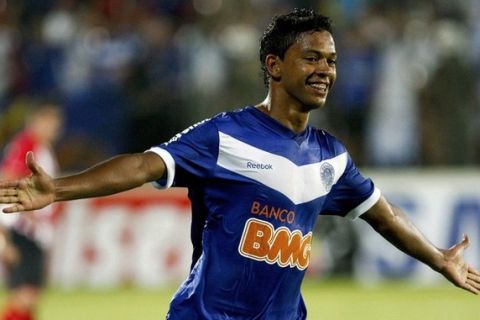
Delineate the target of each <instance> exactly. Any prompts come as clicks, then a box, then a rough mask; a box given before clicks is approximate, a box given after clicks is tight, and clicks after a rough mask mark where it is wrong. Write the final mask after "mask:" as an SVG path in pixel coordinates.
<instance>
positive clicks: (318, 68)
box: [0, 10, 480, 320]
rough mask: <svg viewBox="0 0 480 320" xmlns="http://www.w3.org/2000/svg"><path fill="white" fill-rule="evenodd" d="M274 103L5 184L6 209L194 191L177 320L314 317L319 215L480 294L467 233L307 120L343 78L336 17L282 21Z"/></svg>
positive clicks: (272, 43) (273, 37)
mask: <svg viewBox="0 0 480 320" xmlns="http://www.w3.org/2000/svg"><path fill="white" fill-rule="evenodd" d="M260 59H261V64H262V69H263V70H264V73H265V81H266V83H267V85H268V95H267V97H266V99H265V100H264V101H263V102H261V103H259V104H257V105H255V106H247V107H245V108H243V109H241V110H237V111H234V112H226V113H222V114H220V115H217V116H215V117H213V118H211V119H208V120H205V121H202V122H200V123H198V124H196V125H194V126H192V127H190V128H188V129H187V130H185V131H184V132H182V133H180V134H178V135H177V136H175V137H173V138H172V139H171V140H170V141H169V142H167V143H164V144H160V145H158V146H155V147H153V148H151V149H150V150H148V151H146V152H145V153H141V154H128V155H120V156H117V157H114V158H112V159H109V160H107V161H105V162H103V163H101V164H99V165H97V166H94V167H92V168H90V169H88V170H86V171H84V172H81V173H78V174H75V175H71V176H67V177H61V178H55V179H52V178H51V177H50V176H48V175H47V174H46V173H45V172H44V171H43V169H42V168H40V167H39V166H38V165H37V163H36V162H35V160H34V158H33V154H32V153H29V154H28V155H27V159H26V161H27V164H28V167H29V168H30V170H31V171H32V175H31V176H29V177H27V178H24V179H22V180H17V181H12V182H2V183H0V202H1V203H7V204H10V206H9V207H8V208H7V209H4V212H6V213H12V212H19V211H25V210H33V209H37V208H41V207H44V206H46V205H48V204H50V203H52V202H55V201H65V200H73V199H79V198H87V197H99V196H104V195H109V194H113V193H116V192H120V191H124V190H128V189H132V188H135V187H139V186H141V185H143V184H144V183H147V182H153V183H154V184H155V185H156V186H157V187H159V188H168V187H170V186H180V187H187V188H188V189H189V197H190V199H191V202H192V211H193V212H192V233H191V234H192V243H193V246H194V254H193V263H192V269H191V273H190V275H189V277H188V279H187V280H186V281H185V282H184V283H183V284H182V285H181V287H180V288H179V289H178V291H177V293H176V294H175V296H174V297H173V299H172V302H171V305H170V310H169V313H168V315H167V318H168V319H188V320H194V319H269V320H275V319H282V320H284V319H288V320H291V319H305V318H306V309H305V305H304V303H303V300H302V296H301V294H300V285H301V282H302V279H303V277H304V274H305V269H306V268H307V266H308V263H309V257H310V249H311V242H312V228H313V225H314V223H315V221H316V219H317V216H318V215H324V214H331V215H338V216H343V217H347V218H350V219H355V218H358V217H361V218H362V219H364V220H365V221H367V222H368V223H369V224H370V225H371V226H372V227H373V228H374V229H375V230H376V231H377V232H379V233H380V234H381V235H382V236H383V237H385V238H386V239H387V240H388V241H390V242H391V243H392V244H394V245H395V246H397V247H398V248H399V249H400V250H402V251H404V252H405V253H407V254H409V255H411V256H413V257H415V258H417V259H419V260H420V261H422V262H424V263H426V264H427V265H429V266H430V267H431V268H432V269H434V270H436V271H438V272H440V273H441V274H443V275H444V276H445V277H446V278H447V279H448V280H450V281H451V282H452V283H453V284H455V285H456V286H458V287H460V288H463V289H465V290H467V291H470V292H472V293H474V294H478V293H479V291H480V273H479V272H478V271H477V270H475V269H474V268H473V267H471V266H469V265H468V264H467V263H466V262H465V261H464V260H463V251H464V250H465V249H466V248H467V246H468V244H469V240H468V238H467V237H465V239H463V240H462V241H461V242H459V243H458V244H456V245H455V246H453V247H451V248H450V249H439V248H437V247H435V246H434V245H433V244H432V243H430V242H429V241H428V240H427V239H425V237H424V236H423V235H422V234H421V233H420V231H419V230H417V228H416V227H415V226H414V225H413V224H412V223H411V222H410V221H409V220H408V218H407V217H406V216H405V215H404V214H403V213H402V212H401V211H400V209H398V208H396V207H393V206H392V205H390V204H389V203H388V202H387V201H386V200H385V199H384V197H383V196H382V195H381V193H380V191H379V190H378V189H376V188H375V186H374V184H373V182H372V181H371V180H370V179H367V178H364V177H363V176H362V175H361V174H360V173H359V171H358V170H357V168H356V167H355V165H354V163H353V161H352V159H351V158H350V156H349V154H348V153H347V151H346V149H345V147H344V146H343V145H342V143H340V142H339V141H338V140H337V139H335V138H334V137H333V136H331V135H330V134H328V133H327V132H325V131H323V130H319V129H315V128H312V127H311V126H309V125H308V117H309V113H310V111H312V110H314V109H318V108H320V107H322V106H323V105H324V104H325V101H326V98H327V95H328V93H329V90H330V89H331V87H332V85H333V84H334V82H335V77H336V70H335V64H336V59H337V55H336V51H335V44H334V40H333V37H332V31H331V26H330V21H329V19H328V18H326V17H323V16H321V15H318V14H316V13H314V12H313V11H308V10H295V11H293V12H291V13H289V14H286V15H281V16H278V17H276V18H275V19H274V20H273V22H272V23H271V24H270V26H269V27H268V28H267V30H266V31H265V34H264V36H263V38H262V42H261V48H260Z"/></svg>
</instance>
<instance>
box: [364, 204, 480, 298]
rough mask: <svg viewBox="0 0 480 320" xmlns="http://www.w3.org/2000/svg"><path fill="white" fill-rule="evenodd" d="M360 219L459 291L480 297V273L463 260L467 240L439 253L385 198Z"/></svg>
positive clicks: (467, 243)
mask: <svg viewBox="0 0 480 320" xmlns="http://www.w3.org/2000/svg"><path fill="white" fill-rule="evenodd" d="M361 217H362V219H364V220H365V221H367V222H368V223H369V224H370V225H371V226H372V227H373V228H374V229H375V230H376V231H377V232H378V233H380V234H381V235H382V236H383V237H384V238H385V239H387V240H388V241H389V242H390V243H392V244H393V245H394V246H396V247H397V248H398V249H400V250H402V251H403V252H405V253H406V254H408V255H410V256H412V257H414V258H416V259H418V260H420V261H422V262H424V263H425V264H427V265H428V266H430V267H431V268H432V269H434V270H435V271H438V272H439V273H441V274H443V275H444V276H445V277H446V278H447V279H448V280H449V281H450V282H452V283H453V284H454V285H456V286H457V287H460V288H462V289H465V290H467V291H470V292H472V293H474V294H479V293H480V272H479V271H477V270H476V269H475V268H473V267H472V266H470V265H468V264H467V263H466V262H465V261H464V260H463V252H464V250H465V249H466V248H467V247H468V245H469V239H468V237H467V236H465V237H464V239H463V240H462V241H461V242H459V243H457V244H455V245H454V246H452V247H451V248H449V249H439V248H437V247H435V246H434V245H433V244H432V243H431V242H430V241H428V240H427V239H426V238H425V236H424V235H423V234H422V233H421V232H420V231H419V230H418V229H417V228H416V227H415V225H414V224H413V223H412V222H411V221H410V220H409V219H408V217H407V216H406V215H405V214H404V213H403V212H402V211H401V210H400V209H399V208H397V207H394V206H392V205H390V204H389V203H388V202H387V201H386V200H385V199H384V198H383V197H382V198H381V199H380V200H379V201H378V203H377V204H375V205H374V206H373V207H372V208H371V209H370V210H368V211H367V212H366V213H364V214H363V215H362V216H361Z"/></svg>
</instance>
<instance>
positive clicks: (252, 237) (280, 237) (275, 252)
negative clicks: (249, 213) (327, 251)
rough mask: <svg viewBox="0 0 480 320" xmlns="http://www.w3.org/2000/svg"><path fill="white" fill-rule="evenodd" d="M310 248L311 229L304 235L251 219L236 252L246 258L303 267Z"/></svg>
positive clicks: (306, 263)
mask: <svg viewBox="0 0 480 320" xmlns="http://www.w3.org/2000/svg"><path fill="white" fill-rule="evenodd" d="M311 248H312V232H309V233H307V234H306V235H303V234H302V232H301V231H300V230H293V231H292V230H290V229H288V228H286V227H279V228H277V229H275V228H274V226H273V225H272V224H271V223H269V222H266V221H263V220H259V219H255V218H251V219H248V220H247V223H246V224H245V228H244V230H243V234H242V239H241V241H240V245H239V246H238V251H239V253H240V254H241V255H242V256H244V257H246V258H249V259H253V260H257V261H263V262H266V263H268V264H277V265H278V266H280V267H282V268H285V267H290V268H297V269H299V270H305V269H306V268H307V267H308V263H309V261H310V251H311Z"/></svg>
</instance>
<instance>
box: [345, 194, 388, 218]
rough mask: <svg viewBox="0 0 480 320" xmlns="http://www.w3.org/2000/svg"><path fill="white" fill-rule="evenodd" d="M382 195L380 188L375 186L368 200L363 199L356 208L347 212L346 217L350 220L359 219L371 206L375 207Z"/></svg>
mask: <svg viewBox="0 0 480 320" xmlns="http://www.w3.org/2000/svg"><path fill="white" fill-rule="evenodd" d="M381 195H382V193H381V192H380V190H379V189H377V188H375V190H374V191H373V193H372V194H371V196H370V197H368V198H367V200H365V201H363V202H362V203H360V204H359V205H358V206H357V207H356V208H354V209H353V210H351V211H350V212H349V213H347V215H346V216H345V217H346V218H348V219H350V220H355V219H357V218H358V217H360V216H361V215H362V214H364V213H365V212H367V211H368V210H369V209H370V208H371V207H373V205H374V204H375V203H377V201H378V200H379V199H380V196H381Z"/></svg>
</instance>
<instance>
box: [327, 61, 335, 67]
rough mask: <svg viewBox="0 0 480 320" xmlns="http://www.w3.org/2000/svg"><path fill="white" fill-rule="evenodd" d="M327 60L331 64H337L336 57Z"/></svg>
mask: <svg viewBox="0 0 480 320" xmlns="http://www.w3.org/2000/svg"><path fill="white" fill-rule="evenodd" d="M327 62H328V64H329V65H330V66H335V65H337V60H335V59H327Z"/></svg>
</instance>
